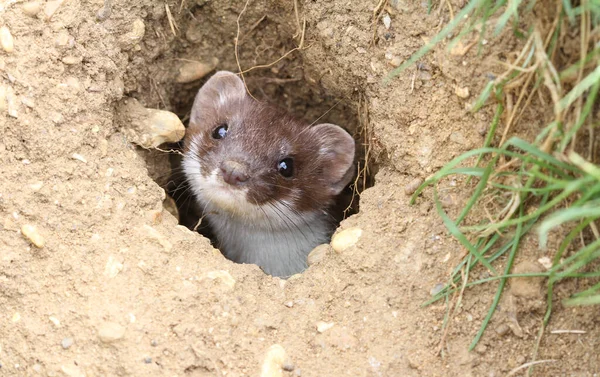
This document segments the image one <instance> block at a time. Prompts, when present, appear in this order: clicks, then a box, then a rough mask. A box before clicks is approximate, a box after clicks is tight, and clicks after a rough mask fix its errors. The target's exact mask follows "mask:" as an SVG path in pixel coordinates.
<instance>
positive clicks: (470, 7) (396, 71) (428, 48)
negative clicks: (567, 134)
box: [383, 0, 485, 85]
mask: <svg viewBox="0 0 600 377" xmlns="http://www.w3.org/2000/svg"><path fill="white" fill-rule="evenodd" d="M482 3H485V0H471V1H470V2H469V3H468V4H467V5H466V6H465V7H464V8H463V9H462V10H461V11H460V12H458V14H457V15H456V17H454V19H453V20H452V21H450V22H449V23H448V24H446V26H444V28H443V29H442V30H441V31H440V32H439V33H437V34H436V35H435V36H434V37H433V38H431V40H430V41H429V42H428V43H427V44H425V46H423V47H421V48H420V49H419V50H418V51H417V52H415V53H414V54H412V56H411V57H410V59H408V60H407V61H405V62H404V63H403V64H402V65H400V67H398V68H396V69H394V70H392V71H391V72H390V73H388V75H387V76H386V77H385V78H384V79H383V84H384V85H386V84H388V83H389V82H390V81H391V80H392V79H393V78H394V77H396V76H398V75H399V74H400V73H402V71H404V70H405V69H406V68H408V67H409V66H411V65H413V64H414V63H415V62H416V61H417V60H419V59H421V58H422V57H423V56H424V55H425V54H427V53H428V52H429V51H431V49H432V48H433V47H434V46H435V45H437V44H438V43H439V42H440V41H442V40H443V39H444V38H446V36H448V34H450V33H451V32H452V31H453V30H454V29H455V28H456V27H457V26H458V25H459V24H460V23H461V22H463V20H464V18H465V16H466V15H468V14H469V13H471V12H472V11H473V9H475V7H477V6H478V5H480V4H482Z"/></svg>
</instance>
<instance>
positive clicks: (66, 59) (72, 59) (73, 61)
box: [61, 55, 83, 65]
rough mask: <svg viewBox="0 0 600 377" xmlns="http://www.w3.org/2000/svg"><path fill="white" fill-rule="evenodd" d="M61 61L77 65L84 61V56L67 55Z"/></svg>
mask: <svg viewBox="0 0 600 377" xmlns="http://www.w3.org/2000/svg"><path fill="white" fill-rule="evenodd" d="M61 61H62V62H63V63H65V64H66V65H75V64H79V63H81V62H82V61H83V58H82V57H81V56H73V55H67V56H65V57H64V58H62V59H61Z"/></svg>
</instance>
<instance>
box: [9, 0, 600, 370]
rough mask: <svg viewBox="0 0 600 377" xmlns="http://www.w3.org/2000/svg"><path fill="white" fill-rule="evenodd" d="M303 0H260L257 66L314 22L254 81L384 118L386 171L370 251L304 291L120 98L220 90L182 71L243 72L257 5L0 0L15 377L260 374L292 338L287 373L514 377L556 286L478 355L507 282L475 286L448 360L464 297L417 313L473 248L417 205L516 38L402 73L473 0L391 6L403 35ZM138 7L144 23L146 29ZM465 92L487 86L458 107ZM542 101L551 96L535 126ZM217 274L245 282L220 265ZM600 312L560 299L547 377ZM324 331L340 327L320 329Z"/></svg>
mask: <svg viewBox="0 0 600 377" xmlns="http://www.w3.org/2000/svg"><path fill="white" fill-rule="evenodd" d="M61 3H62V4H61ZM297 3H298V19H297V18H296V16H295V12H294V1H291V0H290V1H277V0H254V1H250V2H249V4H248V6H247V9H246V11H245V13H244V14H243V15H242V17H241V18H240V38H239V41H240V43H239V61H240V64H241V66H242V68H243V69H248V68H250V67H252V66H256V65H259V64H268V63H270V62H272V61H274V60H276V59H278V58H279V57H281V56H283V55H284V54H285V53H286V51H289V50H290V49H292V48H293V47H294V46H297V44H298V43H299V40H300V38H299V32H300V31H301V29H302V24H303V20H306V32H305V45H304V47H305V48H303V49H302V50H300V51H294V52H292V53H291V54H289V55H288V56H287V57H286V58H285V59H282V60H281V61H279V62H278V63H277V64H274V65H272V66H270V67H267V68H259V69H255V70H253V71H251V72H249V73H248V74H247V78H248V85H249V88H250V90H251V91H252V92H253V94H254V95H256V96H257V97H260V98H263V99H268V100H270V101H273V102H276V103H278V104H280V105H281V106H284V107H287V108H288V109H289V110H290V111H292V112H294V113H296V114H298V115H299V116H304V117H305V118H307V119H309V120H311V121H312V120H315V119H316V118H318V117H319V116H321V115H323V114H324V113H326V112H327V111H328V110H329V109H330V108H331V107H332V106H333V105H335V104H337V105H336V106H335V107H333V109H332V110H331V111H329V112H327V114H326V115H325V116H324V118H323V120H326V121H330V122H335V123H338V124H341V125H343V126H345V127H347V128H348V129H350V130H351V131H356V130H357V127H359V126H362V127H365V126H366V127H367V128H368V129H369V130H370V131H371V133H370V134H369V137H370V138H371V139H370V143H369V144H370V145H371V146H372V149H371V151H370V156H371V157H373V158H375V159H376V160H375V162H376V165H377V168H378V170H377V174H376V175H375V177H374V179H375V185H374V186H373V187H371V188H369V189H367V190H366V191H364V192H363V193H362V196H361V199H360V209H361V210H360V212H359V213H358V214H356V215H353V216H351V217H350V218H348V219H346V220H345V221H344V222H343V223H342V224H341V227H342V228H348V227H351V226H358V227H360V228H362V229H363V234H362V237H361V238H360V240H359V242H358V243H357V244H356V245H355V246H354V247H352V248H350V249H348V250H346V251H344V252H343V253H341V254H336V253H330V254H328V255H327V256H326V258H325V259H324V260H323V261H322V262H320V263H318V264H316V265H313V266H311V267H310V268H309V269H308V270H307V271H306V272H305V273H303V274H302V275H301V276H299V277H297V278H295V279H290V280H288V281H287V282H286V281H282V280H280V279H278V278H272V277H269V276H265V275H264V274H263V273H262V272H261V271H260V270H259V269H258V268H257V267H256V266H250V265H237V264H234V263H231V262H230V261H227V260H226V259H224V258H223V257H222V256H221V254H220V253H219V252H218V251H217V250H215V249H213V248H212V247H211V246H210V243H209V242H208V240H207V239H205V238H203V237H201V236H200V235H198V234H196V233H193V232H191V231H189V230H187V228H184V227H181V226H178V225H177V221H176V219H175V218H174V217H173V216H171V215H170V214H169V213H168V212H167V211H165V210H163V207H162V200H163V198H164V191H163V190H162V189H161V188H160V187H159V185H158V184H157V183H155V181H153V179H152V178H151V176H152V177H153V178H155V179H156V180H157V181H159V182H161V183H164V177H165V176H166V175H168V167H167V166H168V156H167V154H165V153H161V152H157V151H151V152H150V151H145V150H141V149H139V148H137V147H135V146H134V145H133V144H131V143H130V142H129V140H127V138H126V137H125V136H124V132H123V129H124V127H127V124H122V122H119V119H118V117H117V116H116V111H115V109H116V108H117V106H118V104H119V103H120V101H122V100H123V99H124V98H125V97H135V98H137V99H138V100H140V101H141V102H142V103H143V104H144V105H145V106H146V107H150V108H160V109H166V110H170V111H173V112H176V113H177V114H179V115H180V116H181V117H182V118H185V115H186V112H187V111H188V110H189V106H190V104H191V99H192V96H193V95H194V91H196V90H197V89H198V87H199V86H200V85H201V83H202V82H201V81H197V82H193V83H189V84H178V83H176V82H175V77H176V75H177V69H178V67H179V66H180V65H181V64H183V63H184V62H185V61H187V60H200V61H208V60H210V59H211V58H213V57H216V58H218V59H219V60H220V63H219V65H218V69H226V70H233V71H237V64H236V60H235V54H234V40H235V36H236V32H237V25H236V20H237V18H238V15H239V14H240V12H241V11H242V9H243V8H244V5H245V4H244V2H242V1H216V0H177V1H172V0H168V1H167V2H166V3H165V2H164V1H158V0H131V1H113V2H112V7H111V11H110V14H108V12H106V9H105V10H104V11H103V12H102V14H101V17H98V15H97V14H98V11H99V10H101V9H102V8H103V6H104V4H103V2H102V1H100V0H91V1H79V0H66V1H64V2H63V1H62V0H52V1H48V2H43V1H42V2H40V3H39V5H40V6H41V11H40V12H39V13H37V14H35V12H33V11H31V8H32V7H33V5H35V4H33V5H32V4H31V3H27V4H26V3H24V2H21V1H18V0H16V1H15V0H8V1H6V0H4V1H3V2H1V3H0V26H2V25H5V26H7V27H8V28H9V29H10V31H11V33H12V35H13V37H14V41H15V42H14V43H15V48H14V51H13V52H12V53H6V52H5V51H0V86H1V87H2V88H4V92H5V93H6V92H7V91H8V93H9V95H8V97H9V99H11V100H13V103H11V106H12V108H14V109H16V110H17V114H13V115H16V116H17V117H14V116H8V113H7V111H6V109H3V110H2V111H3V112H2V113H1V114H0V175H1V176H2V179H1V180H0V307H1V308H2V309H1V310H0V375H2V376H35V375H42V376H44V375H45V376H63V375H64V376H187V375H189V376H225V375H227V376H258V375H260V373H261V366H262V364H263V361H264V360H265V355H266V353H267V351H268V349H269V348H270V347H271V346H272V345H274V344H279V345H281V346H282V347H283V348H284V349H285V351H286V352H287V360H286V369H289V371H284V372H282V373H283V376H305V377H307V376H343V375H346V376H504V375H507V374H508V373H509V372H510V371H511V370H513V369H514V368H517V367H519V366H520V365H522V364H525V363H527V362H529V361H532V358H533V352H534V347H535V344H536V339H537V335H538V330H539V327H540V323H541V319H542V317H543V314H544V310H545V304H544V301H543V300H544V296H543V294H542V290H541V288H540V285H539V284H538V282H523V283H524V284H525V285H527V286H526V287H521V288H525V289H521V290H520V291H519V290H518V289H516V288H515V287H510V290H507V292H506V295H505V298H504V299H503V301H502V302H501V305H500V308H499V310H498V311H497V313H496V315H495V316H494V318H493V320H492V322H491V324H490V326H489V328H488V331H487V332H486V333H485V335H484V337H483V339H482V341H481V342H480V345H479V346H478V347H477V348H476V349H475V351H473V352H468V350H467V348H468V346H469V344H470V342H471V340H472V339H473V337H474V335H475V334H476V332H477V330H478V328H479V326H480V324H481V321H482V320H483V318H484V317H485V314H486V313H487V309H488V305H489V304H490V302H491V301H492V297H493V294H494V292H495V289H496V285H495V284H489V285H480V286H477V287H476V288H474V289H470V290H467V291H466V293H465V296H464V297H463V301H462V306H461V308H460V310H459V311H458V312H457V314H456V316H454V317H453V318H451V320H450V327H449V330H448V333H447V334H446V337H445V343H444V347H443V350H442V352H441V353H440V352H439V347H440V342H441V340H442V338H443V334H442V324H443V321H444V315H445V312H446V303H443V302H440V303H436V304H434V305H431V306H428V307H422V306H421V304H422V303H423V302H425V301H426V300H427V299H428V298H430V297H431V296H430V292H431V290H432V289H433V288H434V287H435V286H436V284H439V283H443V282H445V281H446V280H447V277H448V274H449V272H450V271H451V270H452V268H453V267H454V265H455V264H456V263H457V261H459V260H460V258H461V257H462V255H463V250H462V249H461V247H460V246H459V245H458V244H457V243H456V242H455V241H454V240H453V239H452V238H451V237H450V236H449V235H448V234H447V232H446V231H445V228H444V226H443V224H442V223H441V221H440V219H439V218H438V216H437V214H436V213H435V209H432V204H431V194H430V193H429V192H426V193H425V195H424V196H423V197H422V198H421V199H420V200H419V201H418V203H417V204H416V205H415V206H409V204H408V197H407V196H406V194H405V193H404V187H405V186H406V185H407V184H409V183H410V182H411V181H413V180H414V179H415V178H425V177H426V176H428V175H429V174H431V173H432V172H435V171H436V170H437V169H439V168H440V167H441V166H442V165H443V164H444V163H445V162H447V161H449V160H450V159H452V158H453V157H454V156H456V155H458V154H460V153H461V152H464V151H466V150H468V149H470V148H473V147H476V146H479V145H481V143H482V142H483V137H484V136H482V135H484V134H485V131H486V128H485V127H486V125H487V124H489V122H490V119H491V117H492V115H493V114H492V111H493V110H492V109H491V107H490V108H485V109H484V110H483V111H482V112H480V113H477V114H471V113H470V112H468V111H467V110H466V108H467V106H468V104H469V103H470V102H471V101H473V99H474V96H475V95H476V93H478V91H479V90H481V88H483V86H484V85H485V83H486V81H487V80H488V77H489V75H490V74H494V73H496V74H497V73H498V72H499V70H500V69H501V68H500V67H499V66H498V65H497V64H495V61H497V60H498V59H503V58H505V57H506V56H508V55H509V54H510V53H511V52H512V51H514V50H515V49H516V47H517V46H518V43H517V42H515V41H514V40H513V38H512V35H511V34H510V33H508V34H506V35H501V36H500V37H498V38H491V39H490V40H489V43H488V44H487V45H486V46H484V49H483V50H482V52H481V54H480V55H478V54H477V49H476V48H473V49H471V50H469V51H468V52H466V53H465V54H464V55H460V54H459V55H456V54H455V55H453V54H449V53H448V52H447V51H446V50H445V49H443V48H440V49H439V50H438V51H436V52H435V53H434V54H430V55H428V56H427V57H425V58H423V59H422V60H421V62H420V63H419V69H416V68H414V67H413V68H411V69H409V70H408V71H406V72H405V73H403V74H402V75H401V76H400V77H398V78H396V79H395V80H393V82H392V83H391V84H390V85H387V86H384V85H382V83H381V80H382V78H383V76H384V75H385V74H386V73H387V72H388V71H389V70H390V69H391V68H393V65H392V64H393V63H396V64H397V62H398V61H402V60H404V59H407V58H408V57H409V56H410V55H411V53H413V52H414V51H416V50H417V49H418V48H419V47H420V46H422V45H423V43H424V41H425V40H426V38H428V37H431V36H432V35H433V34H434V33H435V32H436V31H439V30H440V27H441V26H442V25H444V23H446V22H448V20H449V17H450V13H449V9H448V7H449V6H450V7H452V9H453V12H454V14H456V12H457V11H458V9H459V8H460V7H461V6H462V5H463V3H464V1H463V0H452V1H450V2H448V1H445V2H442V4H441V9H440V8H438V7H439V4H438V3H437V2H433V3H434V8H433V11H432V12H431V14H428V13H427V9H426V6H427V1H408V0H390V1H389V2H384V3H386V4H387V3H389V4H387V5H386V9H385V11H384V14H387V15H389V17H390V21H391V23H390V25H389V29H388V28H387V27H386V25H384V23H383V17H382V18H380V19H379V20H378V21H376V22H374V21H373V10H374V9H375V7H376V6H377V3H379V2H378V1H375V0H370V1H358V0H356V1H343V0H330V1H298V2H297ZM549 3H551V2H549ZM53 6H58V8H57V10H56V12H55V13H54V14H53V15H52V17H50V18H49V17H47V15H46V14H45V12H46V11H48V12H49V11H51V10H52V9H51V8H52V7H53ZM167 9H168V10H169V12H170V14H171V17H172V19H173V25H174V26H176V27H177V28H176V29H174V30H172V29H171V25H170V23H169V20H168V18H169V17H168V14H167ZM26 10H27V11H28V13H29V14H26V12H25V11H26ZM135 20H141V21H142V22H143V24H144V25H145V33H144V36H143V38H142V39H141V40H140V41H136V40H135V38H133V40H134V41H133V42H131V41H132V38H131V34H127V33H129V32H131V30H132V28H133V24H134V21H135ZM138 24H139V21H138ZM373 42H374V43H373ZM456 86H459V87H460V88H469V90H470V93H471V96H470V97H469V98H467V99H463V98H460V97H459V96H457V95H456V94H455V87H456ZM339 100H341V102H340V103H338V101H339ZM534 102H535V101H534ZM359 103H360V104H361V105H360V106H359V105H358V104H359ZM2 107H3V106H0V108H2ZM546 114H547V112H546V111H543V110H540V108H539V106H538V107H537V108H536V107H535V104H534V106H532V110H530V114H529V115H528V117H529V120H531V124H532V126H533V127H536V126H539V125H541V124H542V123H543V120H544V116H545V115H546ZM526 118H527V116H526ZM521 132H525V131H523V130H521ZM525 133H526V132H525ZM161 180H162V181H161ZM459 187H460V182H459ZM447 190H449V192H450V193H456V195H457V196H458V200H457V201H458V202H460V193H461V192H462V191H464V190H462V189H460V188H456V187H453V186H452V182H449V185H448V187H447ZM453 190H454V191H453ZM463 196H464V194H463ZM455 205H456V206H457V205H458V204H455ZM450 211H451V212H452V210H450ZM455 211H456V209H455ZM25 224H31V225H34V226H36V227H37V229H38V231H39V233H40V234H41V235H42V236H43V238H44V239H45V246H44V247H43V248H37V247H35V246H33V245H31V244H30V242H29V241H28V240H27V239H25V238H24V237H23V235H22V234H21V231H20V229H21V227H22V226H23V225H25ZM527 244H528V245H529V246H530V247H527V248H526V250H525V252H524V253H523V254H522V257H521V259H520V260H519V261H518V262H519V263H525V264H522V265H521V266H525V267H527V263H530V264H531V263H534V262H535V261H537V259H538V258H539V257H541V256H543V255H545V254H544V252H543V251H541V250H539V249H538V248H537V245H536V240H535V238H534V237H531V238H530V239H529V240H528V242H527ZM532 268H533V267H532ZM215 271H227V272H228V273H229V274H230V275H231V277H232V278H233V279H234V281H235V284H233V281H232V280H228V279H224V278H216V279H213V278H211V277H214V275H215ZM221 274H223V273H222V272H221ZM473 274H475V276H476V277H481V276H484V274H485V272H484V271H482V270H475V271H474V272H473ZM568 288H569V287H568V286H566V285H563V286H560V287H559V288H558V291H559V292H558V295H559V298H560V297H564V295H566V294H568V292H569V289H568ZM561 295H562V296H561ZM598 318H600V317H599V316H598V309H597V308H574V309H573V308H564V307H562V306H561V305H560V302H559V301H558V300H557V302H556V309H555V312H554V315H553V317H552V320H551V322H550V325H549V326H548V328H547V329H546V330H545V333H544V336H543V338H542V342H541V344H540V348H539V353H538V355H537V359H538V360H553V361H552V362H547V363H544V364H541V365H539V366H537V367H536V368H535V369H534V371H533V375H539V376H550V375H552V376H557V375H565V376H566V375H568V376H575V375H577V376H588V375H595V374H594V373H597V372H599V371H600V360H599V356H598V355H599V353H598V349H599V348H600V340H599V339H600V330H599V328H600V326H598V325H599V323H598V321H599V320H598ZM318 322H327V323H334V325H333V327H332V328H330V329H329V330H327V331H324V332H323V333H319V332H318V331H317V323H318ZM553 330H581V331H583V333H559V334H555V333H552V331H553ZM123 331H124V332H123ZM523 371H524V370H522V371H520V372H518V373H517V374H516V375H523ZM274 375H277V374H274Z"/></svg>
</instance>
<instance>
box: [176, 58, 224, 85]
mask: <svg viewBox="0 0 600 377" xmlns="http://www.w3.org/2000/svg"><path fill="white" fill-rule="evenodd" d="M218 64H219V59H217V58H212V59H211V60H210V62H208V63H204V62H197V61H193V62H186V63H184V64H183V65H182V66H181V67H179V73H178V75H177V77H176V78H175V81H176V82H178V83H188V82H192V81H196V80H199V79H201V78H203V77H204V76H206V75H207V74H209V73H210V72H211V71H212V70H214V69H215V68H216V67H217V65H218Z"/></svg>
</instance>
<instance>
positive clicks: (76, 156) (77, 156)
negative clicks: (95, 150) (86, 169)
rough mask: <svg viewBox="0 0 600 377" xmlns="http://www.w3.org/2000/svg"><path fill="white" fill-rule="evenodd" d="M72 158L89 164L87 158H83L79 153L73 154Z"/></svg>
mask: <svg viewBox="0 0 600 377" xmlns="http://www.w3.org/2000/svg"><path fill="white" fill-rule="evenodd" d="M71 157H72V158H73V159H74V160H77V161H81V162H83V163H84V164H87V160H86V159H85V157H83V156H82V155H80V154H79V153H73V154H72V155H71Z"/></svg>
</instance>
